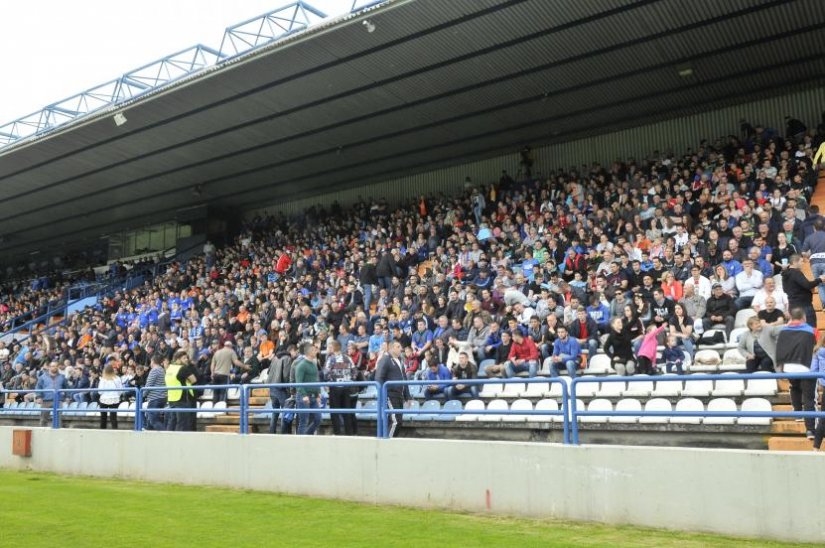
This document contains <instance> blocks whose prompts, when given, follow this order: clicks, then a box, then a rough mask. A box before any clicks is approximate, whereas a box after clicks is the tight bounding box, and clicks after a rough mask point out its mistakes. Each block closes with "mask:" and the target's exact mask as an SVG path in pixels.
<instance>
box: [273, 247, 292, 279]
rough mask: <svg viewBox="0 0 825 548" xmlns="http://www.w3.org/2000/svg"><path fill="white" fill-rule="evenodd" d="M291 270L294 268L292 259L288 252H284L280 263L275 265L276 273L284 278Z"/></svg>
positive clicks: (279, 259) (279, 260)
mask: <svg viewBox="0 0 825 548" xmlns="http://www.w3.org/2000/svg"><path fill="white" fill-rule="evenodd" d="M290 268H292V257H290V256H289V252H288V251H284V252H283V253H281V256H280V257H278V262H277V263H275V272H277V273H278V276H284V275H286V273H287V272H289V269H290Z"/></svg>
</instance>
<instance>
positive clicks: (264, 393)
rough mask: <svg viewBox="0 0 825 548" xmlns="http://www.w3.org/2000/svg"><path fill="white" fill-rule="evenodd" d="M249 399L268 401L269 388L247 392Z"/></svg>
mask: <svg viewBox="0 0 825 548" xmlns="http://www.w3.org/2000/svg"><path fill="white" fill-rule="evenodd" d="M249 397H250V398H267V399H269V388H253V389H252V390H250V391H249Z"/></svg>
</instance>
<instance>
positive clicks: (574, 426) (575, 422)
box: [562, 378, 579, 445]
mask: <svg viewBox="0 0 825 548" xmlns="http://www.w3.org/2000/svg"><path fill="white" fill-rule="evenodd" d="M578 380H579V379H577V378H576V379H573V382H572V383H571V384H570V399H569V402H568V405H569V406H570V415H569V416H567V415H565V417H564V419H565V420H569V421H570V429H571V433H572V438H573V439H572V440H571V441H572V443H573V445H578V444H579V418H578V417H577V416H576V382H577V381H578ZM562 394H564V390H562Z"/></svg>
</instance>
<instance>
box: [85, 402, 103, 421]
mask: <svg viewBox="0 0 825 548" xmlns="http://www.w3.org/2000/svg"><path fill="white" fill-rule="evenodd" d="M98 413H100V405H99V404H98V403H97V402H96V401H93V402H90V403H89V405H88V406H87V407H86V416H87V417H94V416H95V415H97V414H98Z"/></svg>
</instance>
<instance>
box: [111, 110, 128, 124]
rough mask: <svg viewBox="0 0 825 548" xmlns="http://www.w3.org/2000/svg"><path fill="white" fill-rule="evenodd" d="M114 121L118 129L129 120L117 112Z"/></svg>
mask: <svg viewBox="0 0 825 548" xmlns="http://www.w3.org/2000/svg"><path fill="white" fill-rule="evenodd" d="M114 121H115V125H116V126H118V127H120V126H122V125H123V124H125V123H126V122H128V121H129V120H127V119H126V116H124V114H123V113H122V112H118V113H117V114H115V116H114Z"/></svg>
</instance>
